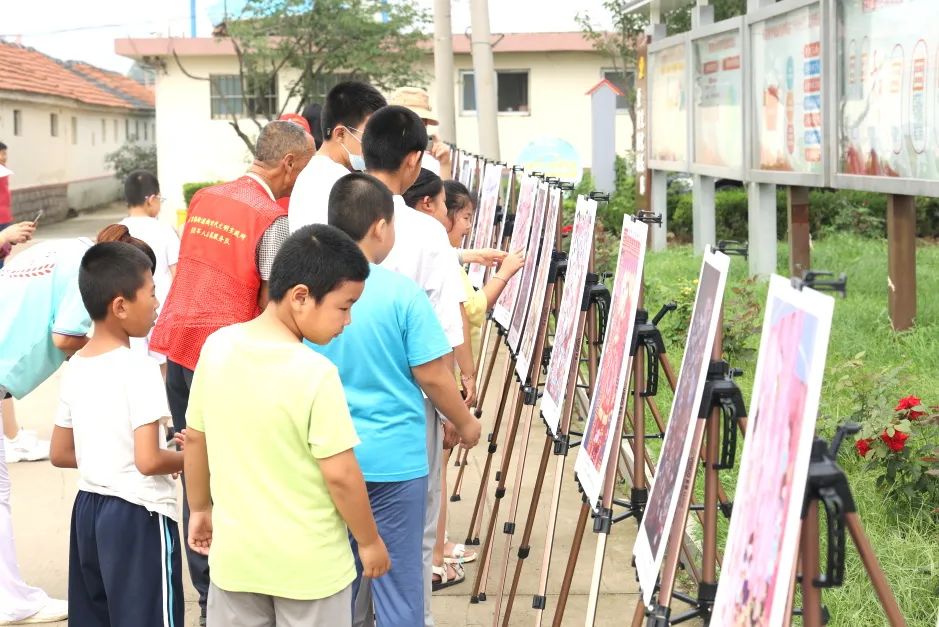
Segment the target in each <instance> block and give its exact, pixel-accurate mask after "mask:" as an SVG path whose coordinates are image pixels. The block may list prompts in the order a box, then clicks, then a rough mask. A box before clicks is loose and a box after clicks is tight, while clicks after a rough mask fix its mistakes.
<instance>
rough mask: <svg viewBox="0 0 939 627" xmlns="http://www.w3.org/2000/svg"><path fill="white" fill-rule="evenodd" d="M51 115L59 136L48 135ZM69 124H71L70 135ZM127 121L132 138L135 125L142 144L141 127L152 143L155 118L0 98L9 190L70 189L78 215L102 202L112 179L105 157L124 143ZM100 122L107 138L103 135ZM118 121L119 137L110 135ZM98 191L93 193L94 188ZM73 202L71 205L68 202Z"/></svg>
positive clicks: (63, 103)
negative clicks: (55, 118)
mask: <svg viewBox="0 0 939 627" xmlns="http://www.w3.org/2000/svg"><path fill="white" fill-rule="evenodd" d="M14 110H19V111H20V120H21V128H20V134H19V135H14V124H13V117H14V114H13V112H14ZM51 114H57V115H58V118H59V122H58V136H57V137H53V136H52V134H51V123H50V116H51ZM72 118H75V120H76V129H75V130H76V131H77V133H73V128H72ZM126 119H129V120H130V130H131V133H132V134H133V133H134V132H135V128H136V125H137V123H138V122H139V124H140V133H141V138H140V139H141V141H142V140H143V133H144V126H146V127H147V131H146V133H147V137H148V138H149V141H150V142H152V140H153V131H154V118H153V117H152V116H148V117H143V116H138V115H136V114H133V113H129V112H126V111H123V110H119V109H108V108H97V107H86V106H82V105H78V104H74V103H69V102H67V101H64V100H62V101H59V100H58V99H54V98H46V97H42V96H38V97H30V99H29V100H26V99H19V96H17V97H16V99H14V97H13V96H3V95H0V141H2V142H3V143H5V144H7V146H8V147H9V150H8V161H7V165H8V166H9V168H10V169H11V170H13V172H14V175H13V177H12V178H11V179H10V182H11V189H13V190H18V189H23V188H28V187H35V186H40V185H51V184H57V183H69V184H70V187H71V186H75V188H76V192H75V194H74V196H73V195H71V194H70V206H72V207H73V208H76V209H82V208H85V207H87V206H90V205H89V204H87V203H92V204H97V203H99V202H102V200H101V199H102V198H105V200H103V202H107V197H108V196H113V190H114V183H113V182H112V181H110V180H108V179H109V178H113V176H114V173H113V172H112V171H111V170H110V169H108V166H107V164H106V163H105V160H104V157H105V155H107V154H108V153H110V152H114V151H115V150H117V149H118V148H120V146H121V145H122V144H123V143H124V141H125V140H126V136H125V120H126ZM102 120H104V122H105V127H106V132H105V133H104V134H102ZM115 121H117V125H118V134H117V136H116V137H115V135H114V122H115ZM96 186H97V187H99V188H100V189H95V187H96ZM73 198H74V200H75V204H74V205H72V204H71V201H72V200H73Z"/></svg>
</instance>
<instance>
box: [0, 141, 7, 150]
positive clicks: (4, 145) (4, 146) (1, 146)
mask: <svg viewBox="0 0 939 627" xmlns="http://www.w3.org/2000/svg"><path fill="white" fill-rule="evenodd" d="M6 149H7V145H6V144H4V143H3V142H0V151H3V150H6Z"/></svg>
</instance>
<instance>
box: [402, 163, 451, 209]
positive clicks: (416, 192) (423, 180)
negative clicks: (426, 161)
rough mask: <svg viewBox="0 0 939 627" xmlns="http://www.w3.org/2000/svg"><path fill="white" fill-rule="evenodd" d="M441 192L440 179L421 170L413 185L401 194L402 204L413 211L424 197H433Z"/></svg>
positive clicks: (429, 172) (425, 169) (431, 173)
mask: <svg viewBox="0 0 939 627" xmlns="http://www.w3.org/2000/svg"><path fill="white" fill-rule="evenodd" d="M442 191H443V181H441V180H440V177H439V176H437V175H436V174H434V173H433V172H431V171H430V170H428V169H427V168H421V173H420V174H418V175H417V180H416V181H414V184H413V185H411V186H410V187H409V188H407V189H406V190H405V191H404V193H403V194H401V196H402V198H404V204H406V205H407V206H408V207H411V208H413V209H416V208H417V203H418V202H420V200H421V198H424V197H425V196H430V197H431V198H433V197H435V196H436V195H437V194H439V193H440V192H442Z"/></svg>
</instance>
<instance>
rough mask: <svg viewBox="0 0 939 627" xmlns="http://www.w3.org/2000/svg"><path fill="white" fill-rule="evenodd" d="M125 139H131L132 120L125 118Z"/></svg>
mask: <svg viewBox="0 0 939 627" xmlns="http://www.w3.org/2000/svg"><path fill="white" fill-rule="evenodd" d="M124 139H125V140H129V139H130V119H128V118H124Z"/></svg>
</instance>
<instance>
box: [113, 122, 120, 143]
mask: <svg viewBox="0 0 939 627" xmlns="http://www.w3.org/2000/svg"><path fill="white" fill-rule="evenodd" d="M113 122H114V141H115V142H117V141H120V137H118V135H117V120H113Z"/></svg>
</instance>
